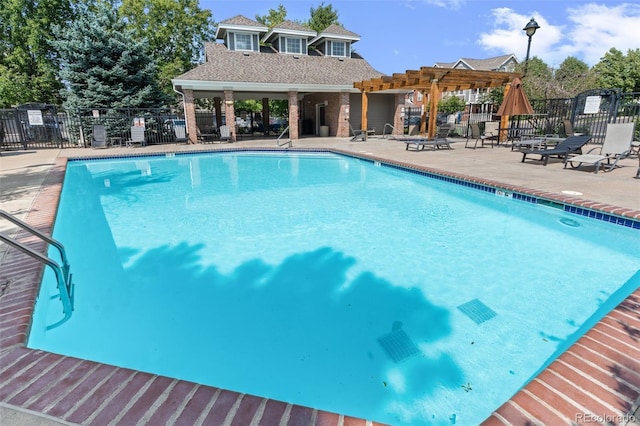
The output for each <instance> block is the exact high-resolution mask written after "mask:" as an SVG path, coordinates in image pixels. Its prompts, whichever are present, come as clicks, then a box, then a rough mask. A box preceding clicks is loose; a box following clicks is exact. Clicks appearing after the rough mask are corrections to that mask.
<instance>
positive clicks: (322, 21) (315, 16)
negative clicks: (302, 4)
mask: <svg viewBox="0 0 640 426" xmlns="http://www.w3.org/2000/svg"><path fill="white" fill-rule="evenodd" d="M332 24H338V25H342V24H340V22H339V21H338V11H337V10H334V9H333V6H332V5H330V4H329V5H327V6H325V5H324V2H322V3H320V6H318V7H317V8H315V9H314V8H313V7H311V17H310V18H309V21H308V22H307V26H308V27H309V28H311V29H312V30H313V31H315V32H318V33H321V32H322V31H324V30H325V29H326V28H327V27H328V26H329V25H332Z"/></svg>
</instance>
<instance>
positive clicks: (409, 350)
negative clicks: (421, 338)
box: [378, 330, 420, 362]
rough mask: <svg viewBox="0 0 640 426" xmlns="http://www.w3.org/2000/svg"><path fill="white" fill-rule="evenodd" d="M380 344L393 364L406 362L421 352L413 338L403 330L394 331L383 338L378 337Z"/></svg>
mask: <svg viewBox="0 0 640 426" xmlns="http://www.w3.org/2000/svg"><path fill="white" fill-rule="evenodd" d="M378 343H380V346H382V349H384V351H385V352H386V353H387V355H388V356H389V358H391V359H392V360H393V362H400V361H404V360H405V359H407V358H409V357H412V356H414V355H417V354H419V353H420V350H419V349H418V347H417V346H416V344H415V343H413V341H412V340H411V338H410V337H409V336H408V335H407V333H405V332H404V331H403V330H396V331H392V332H391V333H389V334H385V335H384V336H382V337H378Z"/></svg>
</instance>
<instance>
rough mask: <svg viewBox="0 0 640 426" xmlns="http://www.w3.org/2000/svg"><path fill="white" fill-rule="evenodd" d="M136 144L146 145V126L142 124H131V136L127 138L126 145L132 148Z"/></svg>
mask: <svg viewBox="0 0 640 426" xmlns="http://www.w3.org/2000/svg"><path fill="white" fill-rule="evenodd" d="M136 144H140V146H144V145H145V140H144V127H142V126H131V137H130V138H129V140H127V143H126V146H127V147H129V148H131V147H133V145H136Z"/></svg>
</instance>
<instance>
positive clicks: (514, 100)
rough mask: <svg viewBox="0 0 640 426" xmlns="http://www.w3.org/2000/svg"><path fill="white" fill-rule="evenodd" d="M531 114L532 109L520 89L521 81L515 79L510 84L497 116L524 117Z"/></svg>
mask: <svg viewBox="0 0 640 426" xmlns="http://www.w3.org/2000/svg"><path fill="white" fill-rule="evenodd" d="M525 114H533V108H532V107H531V104H530V103H529V99H527V95H525V93H524V90H523V89H522V81H520V79H519V78H517V77H516V78H515V79H514V80H513V82H512V83H511V89H509V91H508V92H507V94H506V96H505V97H504V100H503V101H502V105H500V108H499V109H498V113H497V115H500V116H504V115H525Z"/></svg>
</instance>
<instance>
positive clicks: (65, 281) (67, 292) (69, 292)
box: [0, 210, 74, 330]
mask: <svg viewBox="0 0 640 426" xmlns="http://www.w3.org/2000/svg"><path fill="white" fill-rule="evenodd" d="M0 216H2V217H4V218H5V219H7V220H9V221H10V222H12V223H14V224H15V225H18V226H19V227H21V228H23V229H25V230H27V231H29V232H31V233H32V234H34V235H35V236H37V237H39V238H41V239H42V240H44V241H45V242H47V243H49V244H52V245H53V246H54V247H56V248H57V249H58V251H59V252H60V257H61V259H62V262H63V266H62V267H60V265H59V264H58V263H57V262H56V261H54V260H52V259H50V258H49V257H47V256H43V255H42V254H40V253H38V252H36V251H34V250H32V249H31V248H29V247H27V246H26V245H24V244H22V243H20V242H18V241H16V240H14V239H13V238H11V237H8V236H6V235H4V234H2V233H0V240H1V241H3V242H5V243H6V244H9V245H10V246H11V247H13V248H16V249H18V250H20V251H22V252H23V253H25V254H27V255H29V256H31V257H33V258H34V259H36V260H38V261H40V262H42V263H43V264H45V265H47V266H49V267H50V268H51V269H53V272H54V273H55V275H56V281H57V282H58V290H59V292H60V294H59V296H60V300H61V301H62V313H63V314H64V317H63V318H62V319H61V320H60V321H58V322H56V323H55V324H52V325H49V326H47V327H46V329H47V330H51V329H52V328H55V327H58V326H59V325H61V324H62V323H64V322H66V321H67V320H69V318H71V313H72V312H73V299H74V288H73V282H72V275H71V273H70V272H69V270H70V266H69V262H68V261H67V254H66V252H65V249H64V246H63V245H62V244H61V243H60V242H58V241H56V240H54V239H52V238H49V237H47V236H46V235H44V234H42V233H41V232H39V231H37V230H35V229H34V228H32V227H31V226H29V225H27V224H26V223H24V222H23V221H21V220H20V219H17V218H16V217H14V216H12V215H10V214H9V213H7V212H5V211H4V210H0Z"/></svg>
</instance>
